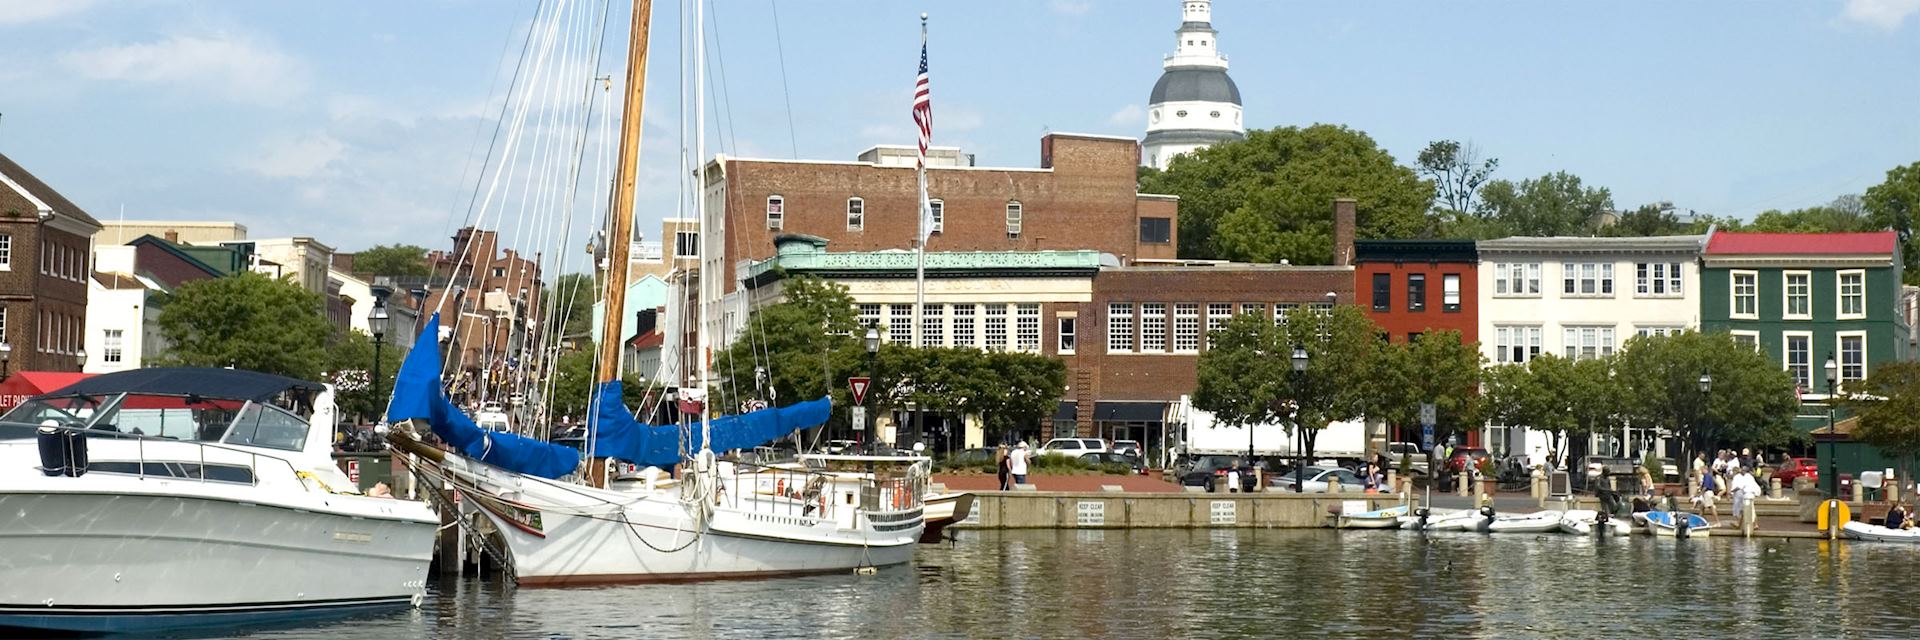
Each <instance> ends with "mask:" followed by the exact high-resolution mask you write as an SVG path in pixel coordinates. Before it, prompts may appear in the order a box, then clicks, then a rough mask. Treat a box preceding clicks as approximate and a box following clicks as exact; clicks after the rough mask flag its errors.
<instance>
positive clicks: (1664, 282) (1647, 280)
mask: <svg viewBox="0 0 1920 640" xmlns="http://www.w3.org/2000/svg"><path fill="white" fill-rule="evenodd" d="M1685 282H1686V281H1685V280H1684V279H1683V278H1682V276H1681V272H1680V263H1678V262H1636V263H1633V297H1635V298H1681V297H1685V295H1686V291H1685V290H1684V289H1683V288H1682V285H1683V283H1685Z"/></svg>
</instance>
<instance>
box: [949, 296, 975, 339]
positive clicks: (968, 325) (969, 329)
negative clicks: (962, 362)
mask: <svg viewBox="0 0 1920 640" xmlns="http://www.w3.org/2000/svg"><path fill="white" fill-rule="evenodd" d="M974 311H975V305H971V304H956V305H953V346H956V347H978V346H979V343H977V342H975V341H974V332H973V316H974Z"/></svg>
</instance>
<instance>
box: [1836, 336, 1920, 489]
mask: <svg viewBox="0 0 1920 640" xmlns="http://www.w3.org/2000/svg"><path fill="white" fill-rule="evenodd" d="M1856 385H1857V386H1856ZM1847 387H1848V388H1847V392H1848V393H1847V394H1846V398H1845V399H1844V400H1843V401H1842V403H1843V404H1844V405H1845V406H1846V407H1847V408H1848V409H1851V410H1853V411H1854V413H1855V415H1858V416H1859V417H1860V425H1859V426H1858V427H1856V428H1855V429H1854V430H1853V437H1854V438H1856V439H1859V440H1861V441H1862V442H1866V443H1867V444H1870V445H1873V446H1875V447H1879V448H1880V450H1881V451H1884V452H1886V453H1888V454H1891V457H1893V458H1894V459H1896V460H1899V461H1900V463H1901V464H1900V469H1899V471H1900V477H1902V478H1905V477H1907V475H1906V474H1907V473H1908V471H1909V470H1910V468H1911V465H1909V464H1907V463H1908V462H1910V461H1912V460H1913V458H1914V456H1916V455H1920V363H1916V362H1911V361H1908V362H1890V363H1887V364H1883V365H1880V367H1879V368H1878V369H1875V370H1874V371H1873V373H1872V374H1869V375H1868V376H1867V379H1866V380H1862V381H1860V382H1856V383H1851V384H1848V385H1847Z"/></svg>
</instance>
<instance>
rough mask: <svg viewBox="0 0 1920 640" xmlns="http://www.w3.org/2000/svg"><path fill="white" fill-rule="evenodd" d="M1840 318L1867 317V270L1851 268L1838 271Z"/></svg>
mask: <svg viewBox="0 0 1920 640" xmlns="http://www.w3.org/2000/svg"><path fill="white" fill-rule="evenodd" d="M1838 275H1839V279H1840V314H1839V317H1840V319H1841V320H1859V319H1861V318H1865V317H1867V272H1865V271H1862V270H1859V269H1853V270H1850V271H1841V272H1839V274H1838Z"/></svg>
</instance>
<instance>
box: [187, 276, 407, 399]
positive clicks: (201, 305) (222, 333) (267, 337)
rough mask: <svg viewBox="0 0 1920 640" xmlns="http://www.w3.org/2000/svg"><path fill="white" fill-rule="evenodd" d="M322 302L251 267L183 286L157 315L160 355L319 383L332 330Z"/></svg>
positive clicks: (316, 296)
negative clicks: (162, 341)
mask: <svg viewBox="0 0 1920 640" xmlns="http://www.w3.org/2000/svg"><path fill="white" fill-rule="evenodd" d="M321 305H322V301H321V298H320V296H319V294H315V293H312V292H309V291H307V290H306V289H303V288H301V287H300V285H297V284H294V283H293V282H292V281H291V280H287V279H281V280H275V279H272V278H268V277H266V276H263V275H260V274H257V273H252V272H242V273H239V274H236V275H234V276H231V277H226V278H215V279H210V280H198V281H194V282H189V283H186V284H184V285H181V286H180V288H179V289H177V290H175V291H174V293H173V296H172V297H171V299H170V300H168V301H167V305H166V308H164V309H162V310H161V312H160V319H159V322H160V332H161V334H162V335H164V336H165V337H166V339H167V342H168V343H169V344H171V345H172V350H171V351H170V352H169V353H168V354H166V355H165V356H163V357H161V358H160V359H159V360H160V361H161V362H162V363H164V364H168V365H176V366H193V367H227V366H231V367H234V368H236V369H247V370H252V371H263V372H266V373H277V374H280V375H284V376H291V377H294V378H299V379H302V380H318V379H319V377H320V373H321V371H322V370H323V369H324V368H325V367H326V362H327V345H328V338H329V337H330V336H332V335H333V332H334V327H333V325H332V324H330V323H328V322H327V320H326V318H325V317H324V316H322V315H321V313H320V311H321ZM369 362H371V360H369Z"/></svg>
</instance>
